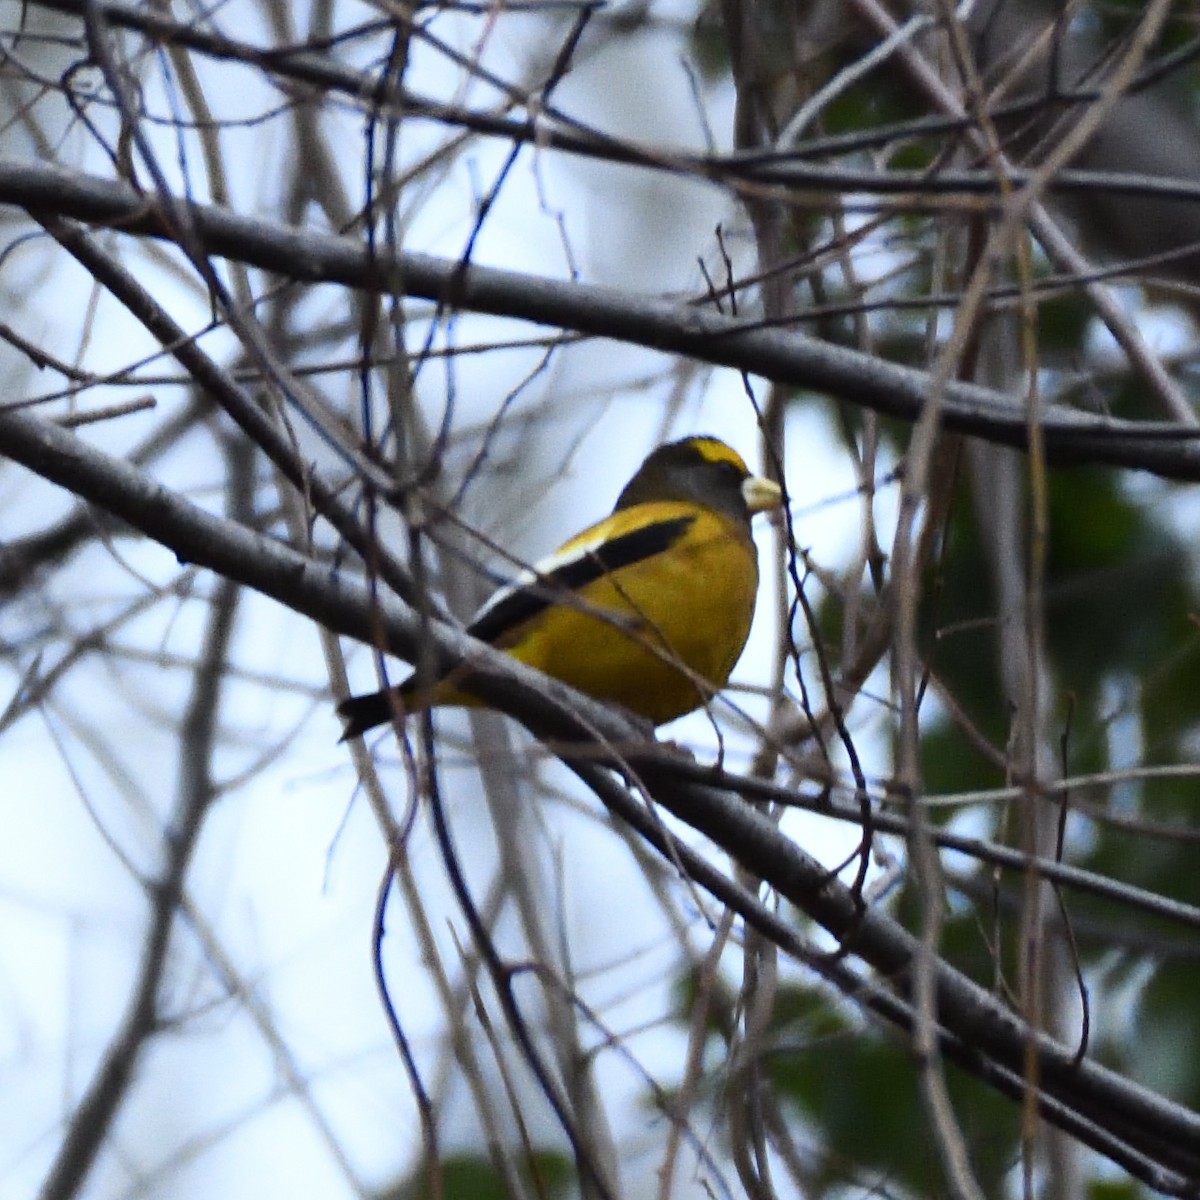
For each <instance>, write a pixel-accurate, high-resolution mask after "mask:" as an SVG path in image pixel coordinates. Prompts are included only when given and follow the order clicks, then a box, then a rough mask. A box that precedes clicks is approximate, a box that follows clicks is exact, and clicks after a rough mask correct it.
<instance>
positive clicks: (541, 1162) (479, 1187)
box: [376, 1150, 575, 1200]
mask: <svg viewBox="0 0 1200 1200" xmlns="http://www.w3.org/2000/svg"><path fill="white" fill-rule="evenodd" d="M522 1162H523V1165H524V1168H525V1169H524V1170H523V1171H522V1172H521V1174H522V1182H523V1183H524V1184H525V1186H526V1187H527V1188H528V1189H529V1194H530V1195H532V1196H535V1197H537V1200H559V1198H560V1197H563V1196H566V1195H567V1194H568V1191H569V1190H570V1189H571V1187H572V1186H573V1180H574V1178H575V1176H574V1168H573V1166H572V1163H571V1160H570V1159H569V1158H568V1157H566V1156H565V1155H562V1154H558V1153H556V1152H554V1151H552V1150H535V1151H533V1152H532V1153H531V1154H529V1155H526V1156H525V1158H524V1159H523V1160H522ZM432 1196H440V1197H441V1200H511V1195H510V1192H509V1190H508V1188H507V1187H506V1186H505V1182H504V1177H503V1176H502V1175H501V1174H500V1173H499V1172H498V1171H497V1170H496V1168H495V1167H494V1166H493V1165H492V1163H491V1161H490V1160H489V1159H488V1158H486V1157H484V1156H483V1155H479V1154H468V1153H462V1154H448V1155H446V1156H445V1157H444V1158H443V1159H442V1160H441V1162H439V1163H438V1168H437V1182H436V1185H435V1183H434V1181H433V1180H432V1179H431V1177H430V1172H429V1169H428V1167H427V1166H426V1165H425V1164H422V1165H421V1166H420V1167H419V1168H418V1169H417V1171H416V1172H415V1173H414V1174H413V1175H412V1176H411V1177H410V1178H408V1179H405V1180H401V1181H400V1182H398V1183H397V1184H395V1185H394V1186H393V1187H390V1188H387V1189H386V1190H384V1191H382V1192H379V1193H378V1194H377V1196H376V1200H429V1198H430V1197H432Z"/></svg>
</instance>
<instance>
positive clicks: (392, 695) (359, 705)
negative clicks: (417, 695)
mask: <svg viewBox="0 0 1200 1200" xmlns="http://www.w3.org/2000/svg"><path fill="white" fill-rule="evenodd" d="M401 695H402V692H401V689H400V688H390V689H389V690H388V691H386V692H371V693H370V695H367V696H351V697H350V699H349V700H343V701H342V702H341V704H339V705H338V708H337V713H338V716H339V717H341V719H342V720H343V721H344V722H345V728H344V729H343V730H342V736H341V738H339V739H338V740H339V741H343V742H348V741H349V740H350V739H351V738H356V737H362V735H363V734H364V733H366V732H367V730H368V729H374V728H375V726H376V725H387V724H388V723H389V722H390V721H392V720H393V718H394V717H395V716H396V713H397V712H398V711H400V709H401V708H402V706H403V701H402V700H401Z"/></svg>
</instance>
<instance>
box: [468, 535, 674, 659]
mask: <svg viewBox="0 0 1200 1200" xmlns="http://www.w3.org/2000/svg"><path fill="white" fill-rule="evenodd" d="M695 519H696V518H695V517H690V516H682V517H671V518H670V519H668V520H665V521H654V522H651V523H650V524H649V525H643V526H641V527H639V528H638V529H631V530H630V531H629V532H628V533H623V534H621V535H620V536H618V537H615V538H610V539H609V540H608V541H606V542H604V543H603V544H602V545H599V546H596V547H595V548H594V549H592V550H589V551H586V552H585V553H583V554H581V555H580V556H579V557H578V558H572V559H569V560H568V561H567V562H565V563H563V564H562V566H560V567H557V568H555V569H554V570H553V571H549V572H547V573H546V574H544V575H539V576H538V577H537V578H536V579H531V580H530V581H529V582H528V583H525V584H522V586H520V587H518V588H516V589H514V590H513V591H511V592H509V593H507V594H506V595H502V596H501V597H500V599H499V600H497V601H496V602H495V603H494V604H489V605H488V606H486V607H485V608H484V609H483V611H482V612H481V613H480V614H479V616H478V617H476V619H475V620H474V621H473V622H472V623H471V626H470V628H469V629H468V630H467V632H468V633H470V634H471V636H472V637H477V638H479V640H480V641H483V642H488V643H489V644H491V645H495V644H496V643H497V642H498V641H499V640H500V639H501V638H502V637H503V636H504V635H505V634H506V633H508V632H509V631H510V630H512V629H516V628H517V626H518V625H523V624H524V623H525V622H526V621H528V620H530V619H531V618H532V617H536V616H537V615H538V613H540V612H543V611H544V610H545V609H547V608H549V607H550V606H551V605H552V604H556V603H558V601H560V600H561V599H562V597H563V595H564V593H569V592H577V591H579V590H580V589H581V588H584V587H586V586H587V585H588V584H589V583H592V582H594V581H595V580H597V579H599V578H600V576H601V575H605V574H607V573H608V572H609V571H617V570H619V569H620V568H621V567H629V566H632V565H633V564H634V563H639V562H644V561H645V560H646V559H647V558H653V557H654V555H656V554H662V553H663V552H664V551H666V550H669V549H670V548H671V547H672V546H674V545H675V543H676V542H678V541H679V539H680V538H681V537H683V535H684V534H685V533H686V532H687V531H688V529H689V528H690V527H691V525H692V523H693V522H694V521H695Z"/></svg>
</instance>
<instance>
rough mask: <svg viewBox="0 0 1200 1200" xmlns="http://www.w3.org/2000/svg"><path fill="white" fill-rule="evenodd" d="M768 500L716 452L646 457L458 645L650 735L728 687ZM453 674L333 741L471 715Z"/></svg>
mask: <svg viewBox="0 0 1200 1200" xmlns="http://www.w3.org/2000/svg"><path fill="white" fill-rule="evenodd" d="M781 501H782V493H781V492H780V489H779V487H778V485H776V484H774V483H772V482H771V481H770V480H769V479H761V478H759V477H757V476H754V475H751V474H750V472H749V471H748V470H747V468H746V464H745V463H744V462H743V461H742V460H741V458H740V457H739V456H738V455H737V454H736V453H735V452H734V451H733V450H731V449H730V448H729V447H728V446H727V445H726V444H725V443H724V442H722V441H719V440H718V439H717V438H713V437H690V438H685V439H684V440H683V441H679V442H671V443H669V444H667V445H664V446H659V447H658V449H657V450H655V451H654V452H653V453H652V454H651V455H650V457H649V458H647V459H646V461H645V462H644V463H642V465H641V466H640V467H639V468H638V471H637V474H636V475H634V477H633V478H632V479H631V480H630V481H629V482H628V483H627V484H626V485H625V489H624V491H622V492H621V495H620V496H619V497H618V499H617V503H616V507H615V508H614V509H613V512H612V515H611V516H608V517H605V518H604V520H602V521H598V522H597V523H596V524H595V525H592V526H590V527H589V528H587V529H585V530H583V532H582V533H578V534H576V535H575V536H574V537H573V538H571V539H570V540H569V541H567V542H564V543H563V545H561V546H560V547H559V548H558V549H557V550H556V551H555V552H554V553H553V554H552V555H550V556H549V557H548V558H546V559H544V560H543V561H541V562H539V563H537V564H535V566H534V567H533V568H532V570H530V571H527V572H523V573H522V574H521V576H520V577H518V578H517V579H516V580H515V581H514V582H513V583H512V584H511V585H510V586H507V587H504V588H501V589H500V590H499V591H498V592H496V594H495V595H494V596H492V598H491V599H490V600H489V601H488V602H487V603H486V604H485V605H484V606H483V608H481V609H480V610H479V612H478V614H477V615H476V616H475V619H474V620H473V621H472V622H471V625H470V627H469V628H468V630H467V632H468V633H470V634H471V636H472V637H476V638H478V639H479V640H480V641H482V642H487V643H488V644H489V645H491V646H495V647H496V648H497V649H499V650H504V651H506V652H507V653H508V654H511V655H512V657H513V658H515V659H517V660H518V661H520V662H523V663H525V664H526V665H527V666H530V667H535V668H537V670H539V671H542V672H544V673H545V674H547V675H551V676H553V677H554V678H555V679H559V680H561V681H562V682H563V683H566V684H570V686H571V687H573V688H577V689H578V690H579V691H581V692H584V693H586V694H587V695H589V696H592V697H594V698H595V699H597V700H604V701H608V702H612V703H615V704H620V705H623V706H624V707H625V708H627V709H629V710H630V711H631V712H633V713H636V714H637V715H638V716H639V717H642V718H643V719H645V720H648V721H650V722H651V723H652V724H654V725H661V724H663V723H664V722H666V721H671V720H674V719H675V718H676V717H680V716H683V714H684V713H688V712H691V711H692V710H693V709H696V708H700V707H701V706H702V705H704V704H707V703H708V701H709V700H710V699H711V698H712V696H713V695H714V694H715V693H716V692H718V691H720V689H721V688H723V687H724V686H725V684H726V683H727V682H728V680H729V675H730V672H732V670H733V668H734V664H735V663H736V662H737V660H738V658H739V657H740V656H741V653H742V648H743V647H744V646H745V644H746V638H747V636H748V635H749V633H750V622H751V620H752V618H753V616H754V601H755V598H756V596H757V594H758V555H757V554H756V552H755V549H754V541H753V539H752V538H751V536H750V518H751V517H752V516H753V515H754V514H755V513H760V512H765V511H767V510H769V509H775V508H778V507H779V505H780V503H781ZM469 673H470V668H469V666H466V665H463V666H460V667H458V668H456V669H455V670H454V671H453V672H452V673H451V674H450V675H449V676H447V677H446V678H443V679H441V680H438V681H435V682H433V683H432V684H431V685H430V686H429V687H427V688H426V689H425V690H424V692H422V693H420V694H418V691H417V685H416V680H415V678H414V677H413V676H409V678H408V679H407V680H405V681H404V682H403V683H401V684H399V685H398V686H396V687H393V688H390V689H388V690H387V691H381V692H374V693H372V694H371V695H367V696H353V697H351V698H350V699H349V700H346V701H344V702H343V703H342V704H341V705H339V706H338V715H339V716H340V717H341V718H342V720H343V721H344V722H345V730H344V732H343V734H342V740H343V741H345V740H346V739H347V738H353V737H359V736H360V735H361V734H363V733H365V732H366V731H367V730H368V729H372V728H374V727H375V726H376V725H383V724H386V723H387V722H389V721H392V720H394V719H395V718H396V717H397V716H398V715H401V714H403V713H405V712H412V711H414V710H418V709H420V708H422V707H424V706H426V705H430V706H442V705H464V706H466V705H478V704H480V703H481V701H478V700H475V699H474V698H473V697H471V696H470V695H469V693H468V692H466V691H464V690H462V688H463V685H464V684H466V683H467V680H468V678H469Z"/></svg>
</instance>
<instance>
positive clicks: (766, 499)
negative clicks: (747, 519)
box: [742, 475, 783, 516]
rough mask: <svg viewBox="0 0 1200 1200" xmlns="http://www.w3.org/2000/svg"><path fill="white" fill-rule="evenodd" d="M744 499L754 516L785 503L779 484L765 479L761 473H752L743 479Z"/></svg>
mask: <svg viewBox="0 0 1200 1200" xmlns="http://www.w3.org/2000/svg"><path fill="white" fill-rule="evenodd" d="M742 499H743V500H745V501H746V508H747V509H749V511H750V515H751V516H753V515H754V514H755V513H760V512H770V511H771V510H772V509H775V508H778V507H779V506H780V505H781V504H782V503H783V492H782V491H780V488H779V484H777V483H772V482H771V480H769V479H763V477H762V476H761V475H750V476H748V477H747V478H746V479H743V480H742Z"/></svg>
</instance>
